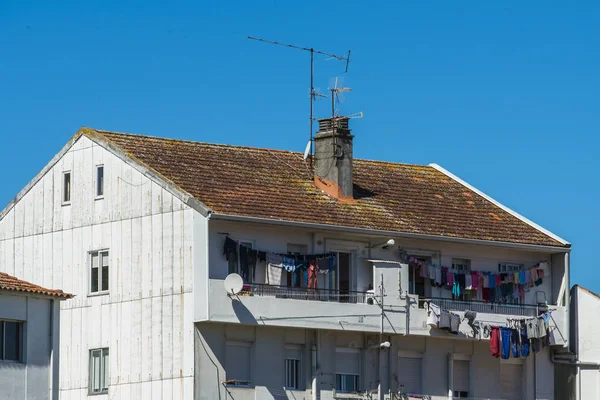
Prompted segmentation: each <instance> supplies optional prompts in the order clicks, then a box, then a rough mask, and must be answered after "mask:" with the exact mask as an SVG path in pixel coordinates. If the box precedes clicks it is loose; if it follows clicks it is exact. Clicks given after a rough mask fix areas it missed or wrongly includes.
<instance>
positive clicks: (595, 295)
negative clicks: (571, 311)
mask: <svg viewBox="0 0 600 400" xmlns="http://www.w3.org/2000/svg"><path fill="white" fill-rule="evenodd" d="M573 288H577V289H581V290H583V291H584V292H586V293H589V294H591V295H592V296H594V297H596V298H598V299H599V300H600V294H596V293H594V292H592V291H591V290H590V289H587V288H584V287H583V286H581V285H577V284H575V285H573Z"/></svg>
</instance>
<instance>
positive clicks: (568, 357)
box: [550, 353, 600, 369]
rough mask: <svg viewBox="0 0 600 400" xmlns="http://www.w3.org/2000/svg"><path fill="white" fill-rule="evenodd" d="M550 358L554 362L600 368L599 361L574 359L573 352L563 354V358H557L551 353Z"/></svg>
mask: <svg viewBox="0 0 600 400" xmlns="http://www.w3.org/2000/svg"><path fill="white" fill-rule="evenodd" d="M550 359H551V360H552V362H553V363H554V364H569V365H576V366H578V367H594V368H598V369H600V362H593V361H579V360H577V359H576V356H575V354H572V353H569V354H565V355H564V358H558V357H557V355H556V354H555V353H551V355H550Z"/></svg>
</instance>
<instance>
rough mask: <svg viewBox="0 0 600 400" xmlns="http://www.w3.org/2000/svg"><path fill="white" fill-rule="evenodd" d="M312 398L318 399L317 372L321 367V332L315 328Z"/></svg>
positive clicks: (313, 399)
mask: <svg viewBox="0 0 600 400" xmlns="http://www.w3.org/2000/svg"><path fill="white" fill-rule="evenodd" d="M312 369H313V380H312V400H319V397H320V396H319V382H318V379H319V374H320V369H321V334H320V331H319V330H318V329H317V330H316V332H315V347H314V349H313V354H312Z"/></svg>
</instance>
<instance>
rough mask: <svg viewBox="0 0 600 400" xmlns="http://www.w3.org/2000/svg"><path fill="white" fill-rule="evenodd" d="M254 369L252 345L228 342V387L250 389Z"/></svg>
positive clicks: (226, 347) (226, 370)
mask: <svg viewBox="0 0 600 400" xmlns="http://www.w3.org/2000/svg"><path fill="white" fill-rule="evenodd" d="M251 368H252V343H251V342H227V344H226V346H225V376H226V379H227V385H230V386H242V387H249V386H250V385H251V376H250V371H251Z"/></svg>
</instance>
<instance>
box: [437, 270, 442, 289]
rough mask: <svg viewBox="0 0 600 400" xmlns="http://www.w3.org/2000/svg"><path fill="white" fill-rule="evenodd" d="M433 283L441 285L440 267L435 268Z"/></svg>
mask: <svg viewBox="0 0 600 400" xmlns="http://www.w3.org/2000/svg"><path fill="white" fill-rule="evenodd" d="M435 285H436V286H438V287H440V286H442V270H441V269H440V268H436V269H435Z"/></svg>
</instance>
